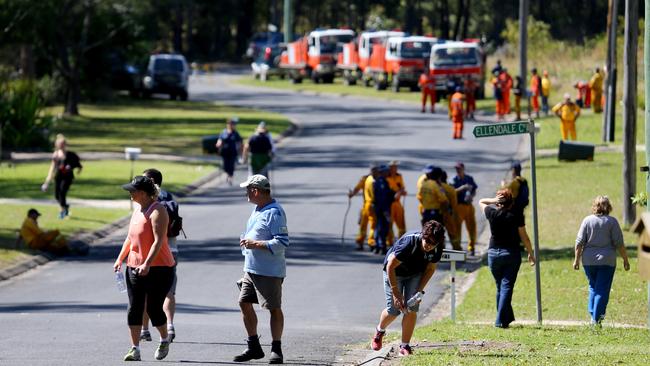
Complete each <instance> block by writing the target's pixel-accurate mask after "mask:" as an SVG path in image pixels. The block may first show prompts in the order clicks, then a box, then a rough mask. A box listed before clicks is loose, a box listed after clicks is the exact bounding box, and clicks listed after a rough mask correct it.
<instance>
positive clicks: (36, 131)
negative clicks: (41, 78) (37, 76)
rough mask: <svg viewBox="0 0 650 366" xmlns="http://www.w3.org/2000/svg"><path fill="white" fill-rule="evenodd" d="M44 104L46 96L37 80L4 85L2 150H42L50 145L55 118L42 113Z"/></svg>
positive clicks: (0, 95) (0, 93) (0, 113)
mask: <svg viewBox="0 0 650 366" xmlns="http://www.w3.org/2000/svg"><path fill="white" fill-rule="evenodd" d="M43 107H44V103H43V97H42V96H41V93H40V92H39V90H38V87H37V85H36V83H34V82H33V81H29V80H16V81H11V82H5V83H3V84H0V132H1V136H2V137H1V140H0V141H1V144H2V149H19V150H40V149H44V148H47V147H48V145H49V133H50V132H49V127H50V125H51V123H52V119H51V117H49V116H43V115H42V110H43Z"/></svg>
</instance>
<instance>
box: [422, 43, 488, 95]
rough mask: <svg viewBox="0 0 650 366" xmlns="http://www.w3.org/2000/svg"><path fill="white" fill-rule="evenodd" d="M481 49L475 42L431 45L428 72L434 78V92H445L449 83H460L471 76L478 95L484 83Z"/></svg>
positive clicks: (442, 93) (443, 93) (441, 93)
mask: <svg viewBox="0 0 650 366" xmlns="http://www.w3.org/2000/svg"><path fill="white" fill-rule="evenodd" d="M482 53H483V52H482V49H481V47H480V46H479V44H478V43H476V42H444V43H439V44H435V45H433V48H432V49H431V57H430V58H429V74H430V75H432V76H433V77H435V79H436V92H437V93H440V94H439V95H445V94H447V88H448V85H449V84H450V83H456V84H457V83H462V82H463V81H464V80H465V79H466V78H468V77H470V78H473V79H474V81H475V82H476V83H477V84H478V92H479V97H480V96H482V91H483V86H484V84H485V73H484V67H485V65H484V62H483V57H482Z"/></svg>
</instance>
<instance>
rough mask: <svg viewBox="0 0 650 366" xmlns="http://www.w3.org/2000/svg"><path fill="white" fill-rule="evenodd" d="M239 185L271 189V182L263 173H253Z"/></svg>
mask: <svg viewBox="0 0 650 366" xmlns="http://www.w3.org/2000/svg"><path fill="white" fill-rule="evenodd" d="M239 186H240V187H242V188H248V187H254V188H261V189H266V190H270V189H271V183H270V182H269V180H268V178H266V177H265V176H263V175H262V174H255V175H251V176H250V177H248V179H246V181H245V182H243V183H241V184H240V185H239Z"/></svg>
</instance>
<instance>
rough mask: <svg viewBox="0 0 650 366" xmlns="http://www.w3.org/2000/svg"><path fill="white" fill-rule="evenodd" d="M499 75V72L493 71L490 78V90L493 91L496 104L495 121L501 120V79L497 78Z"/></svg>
mask: <svg viewBox="0 0 650 366" xmlns="http://www.w3.org/2000/svg"><path fill="white" fill-rule="evenodd" d="M500 74H501V71H495V72H494V74H493V77H492V80H491V82H492V88H493V90H494V100H495V103H496V108H495V112H496V114H497V120H499V121H500V120H502V119H503V109H502V106H503V94H502V91H503V88H502V83H501V79H500V78H499V75H500Z"/></svg>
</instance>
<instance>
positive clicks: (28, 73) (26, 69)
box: [20, 44, 34, 79]
mask: <svg viewBox="0 0 650 366" xmlns="http://www.w3.org/2000/svg"><path fill="white" fill-rule="evenodd" d="M20 71H21V73H22V75H21V76H22V77H23V78H25V79H33V78H34V51H33V47H32V45H31V44H22V45H21V46H20Z"/></svg>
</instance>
